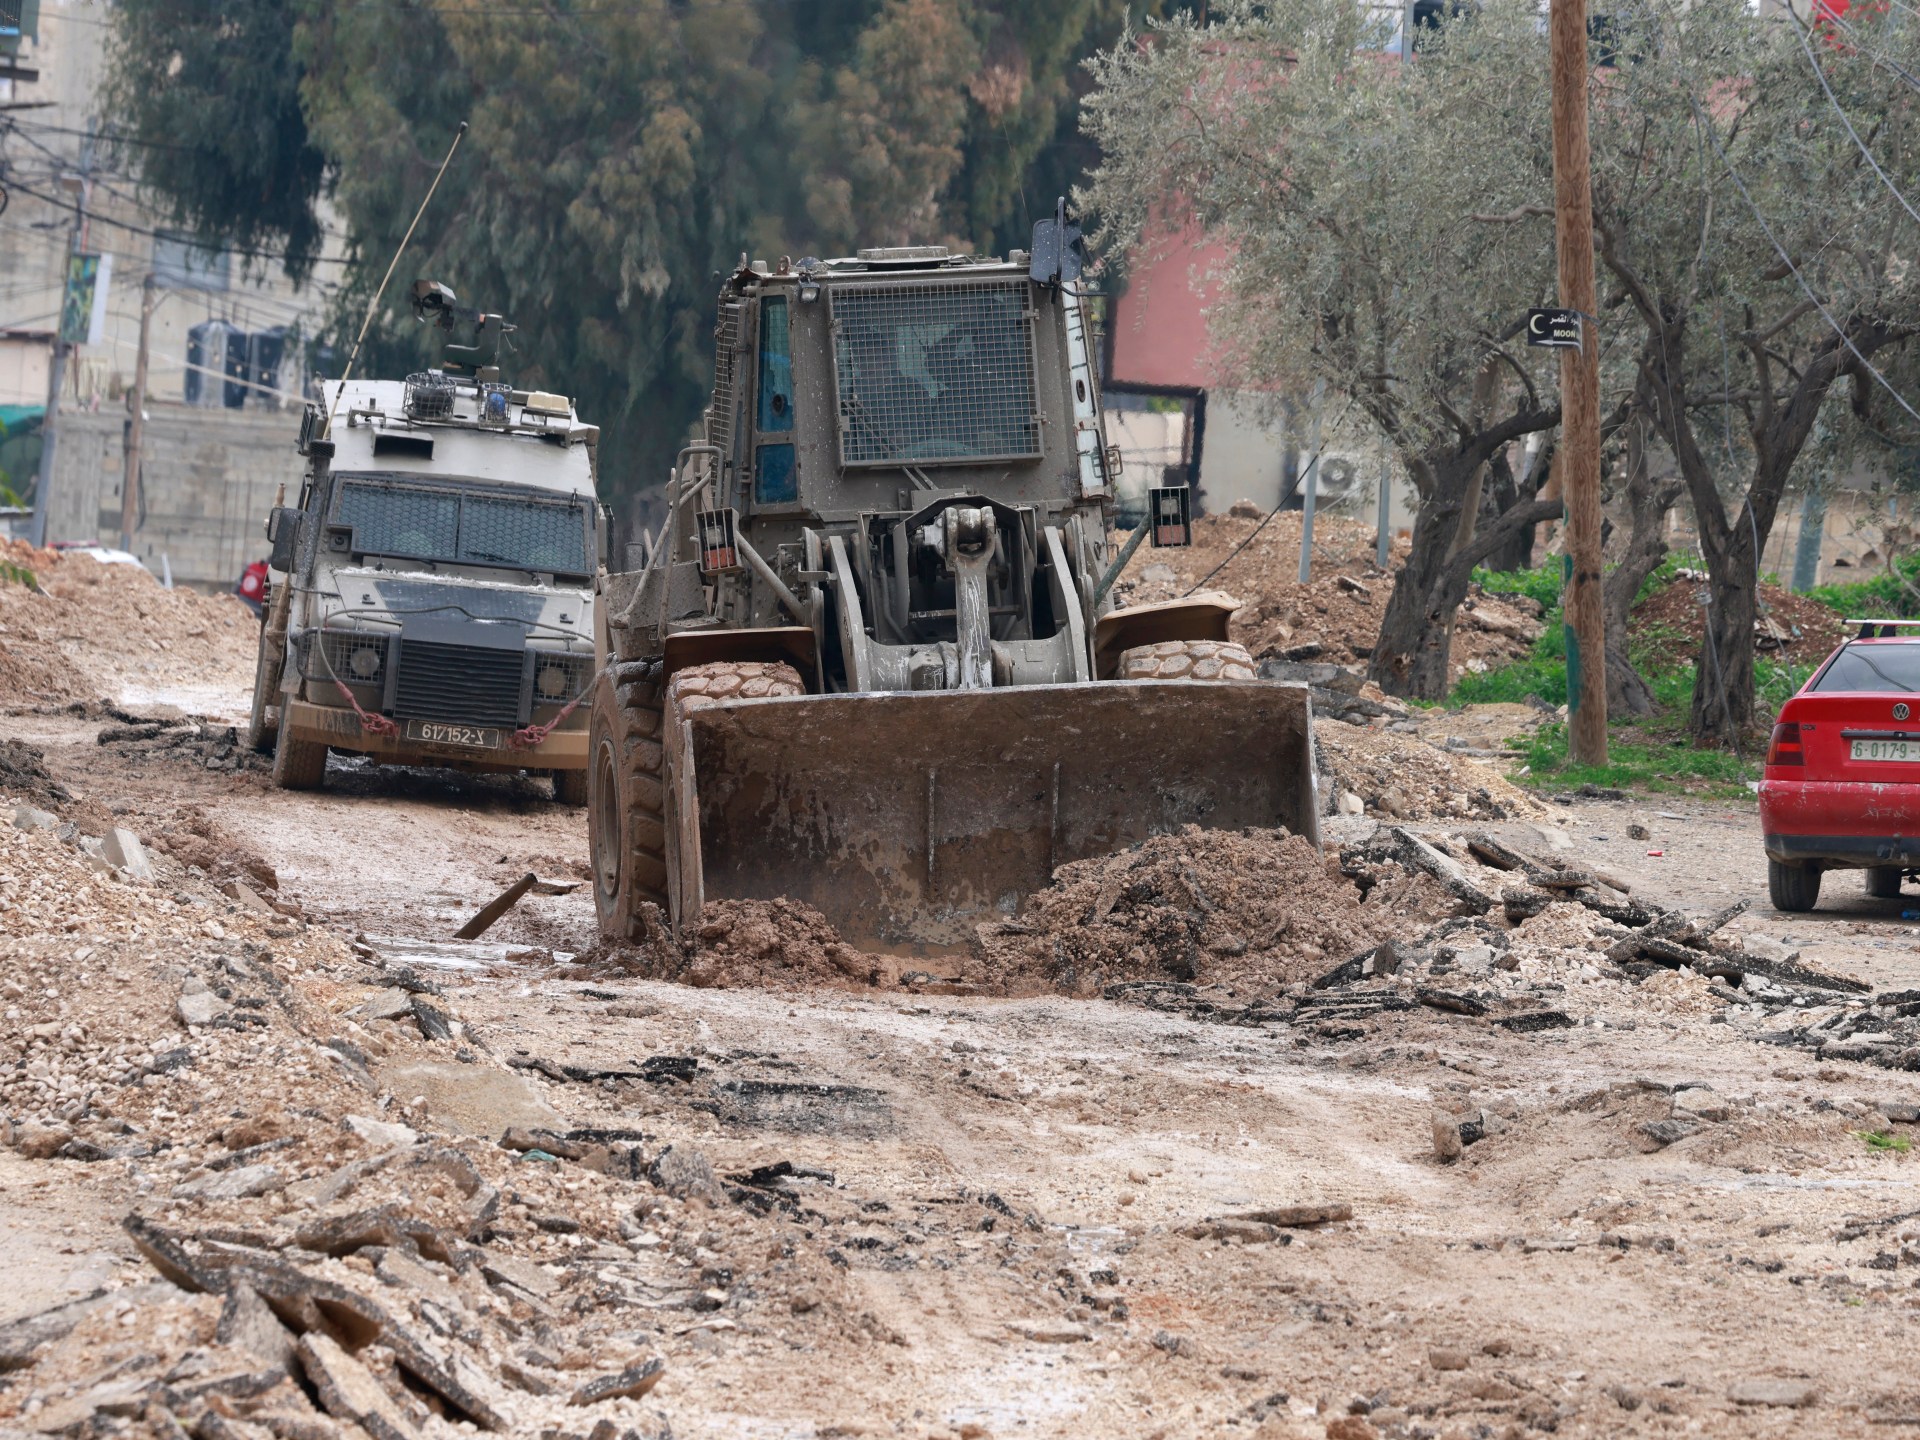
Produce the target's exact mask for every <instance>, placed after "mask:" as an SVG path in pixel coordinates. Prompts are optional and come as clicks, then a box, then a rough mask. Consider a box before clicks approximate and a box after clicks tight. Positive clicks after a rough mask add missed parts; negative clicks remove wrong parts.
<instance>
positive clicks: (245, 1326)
mask: <svg viewBox="0 0 1920 1440" xmlns="http://www.w3.org/2000/svg"><path fill="white" fill-rule="evenodd" d="M215 1338H216V1339H218V1340H219V1342H220V1343H221V1344H222V1345H223V1346H227V1347H230V1348H232V1349H236V1350H240V1351H243V1352H245V1353H246V1354H248V1355H251V1356H252V1357H253V1358H254V1359H255V1360H256V1361H258V1362H259V1363H260V1364H262V1365H265V1366H269V1367H273V1368H276V1369H280V1370H286V1369H287V1368H288V1367H289V1366H290V1364H291V1363H292V1360H293V1355H294V1349H295V1345H296V1341H295V1340H294V1337H293V1335H292V1334H290V1333H289V1332H288V1330H287V1327H286V1326H284V1325H282V1324H281V1323H280V1317H279V1316H277V1315H275V1314H274V1313H273V1309H272V1307H270V1306H269V1305H268V1304H267V1302H266V1301H264V1300H262V1299H261V1298H260V1295H259V1292H258V1291H256V1290H255V1289H254V1288H253V1287H252V1286H251V1285H248V1284H247V1283H245V1282H244V1281H239V1282H236V1283H235V1284H234V1285H233V1286H232V1287H231V1288H229V1289H228V1291H227V1298H226V1302H225V1304H223V1305H222V1306H221V1307H220V1324H219V1328H218V1329H217V1330H216V1331H215Z"/></svg>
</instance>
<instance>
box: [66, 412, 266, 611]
mask: <svg viewBox="0 0 1920 1440" xmlns="http://www.w3.org/2000/svg"><path fill="white" fill-rule="evenodd" d="M58 423H59V428H60V439H59V447H58V449H57V450H56V451H55V469H56V474H55V477H54V492H53V508H52V510H51V512H50V514H49V516H48V523H47V535H48V538H49V539H53V540H88V541H94V540H97V541H98V542H99V543H101V544H103V545H116V546H117V545H118V544H119V543H120V485H121V477H122V475H123V473H124V467H125V458H124V457H125V451H124V449H123V445H124V438H123V432H124V430H125V428H126V417H125V415H124V414H123V413H122V412H121V411H120V410H119V409H117V408H115V409H112V410H106V409H103V410H101V411H99V412H98V413H94V414H88V413H86V412H84V411H83V412H77V413H76V412H74V411H71V410H63V411H61V413H60V417H59V422H58ZM299 429H300V414H299V411H298V410H293V409H289V410H283V411H280V412H278V413H274V412H253V411H245V410H199V409H188V408H187V407H186V406H184V405H167V404H164V403H154V404H151V405H150V406H149V408H148V411H147V424H146V438H145V440H144V442H143V448H144V449H145V451H146V461H145V464H144V466H143V467H142V468H143V472H144V481H145V490H146V497H145V498H146V505H145V515H144V518H143V519H142V520H140V521H139V522H138V523H137V528H136V529H135V531H134V535H133V553H134V554H135V555H138V556H139V557H140V559H141V560H142V561H143V562H144V563H145V564H146V566H147V568H148V569H149V570H151V571H153V573H154V574H156V575H158V574H160V573H161V568H162V558H161V557H162V556H165V560H166V564H167V565H168V566H169V567H170V568H171V570H172V572H173V578H174V579H175V580H176V581H180V582H183V583H186V584H190V585H195V586H217V587H222V588H224V587H225V586H229V585H232V584H233V583H234V581H235V580H237V579H238V578H239V576H240V572H241V570H242V569H244V568H245V567H246V565H247V564H248V563H249V562H250V561H253V560H258V559H264V558H266V553H267V542H266V533H265V525H266V518H267V510H268V509H269V508H270V507H271V506H272V504H273V497H274V492H275V490H276V489H277V488H278V487H279V485H280V484H281V483H282V482H284V483H285V485H286V487H287V500H288V503H290V504H291V503H293V502H294V501H295V500H297V499H298V497H299V493H300V476H301V472H302V461H301V458H300V454H299V452H298V451H296V450H295V449H294V440H295V438H296V437H297V436H298V434H299Z"/></svg>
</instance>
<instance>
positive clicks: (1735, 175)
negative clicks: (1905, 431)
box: [1687, 93, 1920, 420]
mask: <svg viewBox="0 0 1920 1440" xmlns="http://www.w3.org/2000/svg"><path fill="white" fill-rule="evenodd" d="M1687 103H1688V104H1689V105H1690V106H1692V107H1693V114H1694V119H1695V121H1696V122H1697V123H1698V124H1699V125H1701V126H1702V127H1704V128H1705V130H1706V135H1707V141H1708V143H1709V144H1711V145H1712V146H1713V149H1714V153H1715V154H1716V155H1718V156H1719V157H1720V163H1721V164H1722V165H1724V166H1725V167H1726V171H1727V178H1728V179H1730V180H1732V181H1733V183H1734V186H1735V187H1736V188H1737V189H1738V190H1739V191H1740V198H1741V199H1743V200H1745V201H1746V202H1747V209H1749V210H1751V211H1752V212H1753V218H1754V222H1755V223H1756V224H1757V225H1759V227H1760V231H1761V233H1762V234H1763V235H1765V236H1766V237H1767V243H1768V244H1769V245H1771V246H1772V247H1773V250H1774V253H1775V254H1776V255H1778V256H1779V257H1780V263H1781V264H1783V265H1785V266H1786V267H1787V269H1788V270H1789V271H1790V272H1791V273H1792V275H1793V278H1794V279H1795V280H1796V281H1797V282H1798V283H1799V286H1800V289H1801V291H1802V292H1803V293H1804V294H1805V295H1806V297H1807V299H1808V301H1809V302H1811V303H1812V305H1813V308H1814V309H1816V310H1818V311H1819V312H1820V318H1821V319H1822V320H1825V321H1826V322H1827V325H1828V327H1829V328H1831V329H1832V331H1833V333H1834V335H1835V336H1836V337H1838V339H1839V341H1840V343H1841V344H1842V345H1844V346H1846V347H1847V350H1848V351H1849V352H1850V353H1851V354H1852V356H1853V358H1854V359H1855V360H1857V361H1859V362H1860V365H1861V368H1863V369H1864V370H1865V371H1866V372H1867V373H1868V374H1869V375H1871V376H1872V377H1873V378H1874V380H1875V381H1876V382H1877V383H1878V384H1879V386H1880V388H1881V389H1883V390H1885V391H1886V392H1887V394H1889V395H1891V396H1892V397H1893V399H1894V402H1895V403H1896V404H1897V405H1899V407H1900V408H1901V409H1902V410H1904V411H1906V412H1907V414H1909V415H1911V416H1912V417H1913V418H1914V419H1915V420H1920V410H1916V409H1914V408H1913V406H1912V405H1910V404H1908V403H1907V397H1906V396H1904V395H1902V394H1901V393H1900V392H1899V391H1898V390H1896V389H1894V388H1893V383H1892V382H1891V381H1890V380H1888V379H1887V377H1886V376H1885V375H1882V374H1881V373H1880V371H1879V370H1878V369H1877V368H1876V367H1875V366H1874V363H1873V362H1872V361H1871V360H1869V359H1867V357H1866V356H1865V355H1864V354H1862V353H1861V350H1860V347H1859V346H1858V345H1856V344H1854V343H1853V337H1852V336H1851V335H1849V334H1847V332H1846V329H1845V327H1844V326H1842V325H1841V324H1840V322H1839V321H1838V320H1836V319H1834V318H1833V312H1832V311H1831V310H1829V309H1827V307H1826V303H1825V302H1824V301H1822V300H1821V298H1820V297H1819V296H1818V295H1816V294H1814V291H1813V287H1812V286H1811V285H1809V284H1808V283H1807V277H1806V276H1805V275H1804V274H1802V273H1801V270H1800V267H1799V266H1798V265H1796V264H1794V262H1793V257H1792V256H1791V255H1789V254H1788V253H1787V250H1786V247H1785V246H1784V245H1782V244H1781V243H1780V241H1779V239H1778V238H1777V237H1776V236H1775V235H1774V233H1773V227H1772V226H1771V225H1769V224H1767V218H1766V216H1764V215H1762V214H1761V213H1760V206H1759V205H1758V204H1757V203H1756V202H1755V201H1754V198H1753V192H1752V191H1750V190H1749V189H1747V182H1746V180H1745V179H1744V178H1743V177H1742V176H1741V174H1740V171H1739V169H1738V168H1737V167H1736V166H1735V165H1734V163H1733V159H1732V157H1731V156H1729V155H1728V154H1727V152H1726V149H1725V148H1724V147H1723V146H1722V145H1721V144H1720V137H1719V135H1718V134H1717V133H1716V132H1715V131H1714V130H1713V128H1712V125H1711V123H1710V122H1709V121H1708V119H1707V117H1706V115H1705V113H1704V112H1703V111H1702V110H1701V109H1700V102H1699V100H1698V99H1696V98H1695V97H1694V96H1693V95H1692V94H1691V93H1689V94H1688V96H1687Z"/></svg>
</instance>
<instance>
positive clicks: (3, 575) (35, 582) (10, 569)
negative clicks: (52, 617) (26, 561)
mask: <svg viewBox="0 0 1920 1440" xmlns="http://www.w3.org/2000/svg"><path fill="white" fill-rule="evenodd" d="M0 580H8V581H11V582H12V583H13V584H15V585H24V586H26V587H27V589H29V590H32V591H34V592H35V593H36V594H37V593H38V592H39V590H40V579H39V577H38V576H37V575H35V574H34V573H33V571H31V570H29V569H27V567H26V566H24V565H16V564H14V563H13V561H11V560H0Z"/></svg>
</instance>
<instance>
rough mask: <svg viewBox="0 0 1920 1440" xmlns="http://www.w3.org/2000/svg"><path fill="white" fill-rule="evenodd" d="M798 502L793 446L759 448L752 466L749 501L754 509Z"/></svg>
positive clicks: (798, 483) (798, 486)
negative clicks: (751, 491) (751, 485)
mask: <svg viewBox="0 0 1920 1440" xmlns="http://www.w3.org/2000/svg"><path fill="white" fill-rule="evenodd" d="M799 498H800V477H799V476H798V475H796V474H795V473H794V466H793V446H792V445H790V444H785V445H762V446H761V447H760V448H759V450H758V451H756V452H755V455H754V462H753V500H754V503H755V504H756V505H791V504H792V503H793V502H794V501H796V500H798V499H799Z"/></svg>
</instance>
